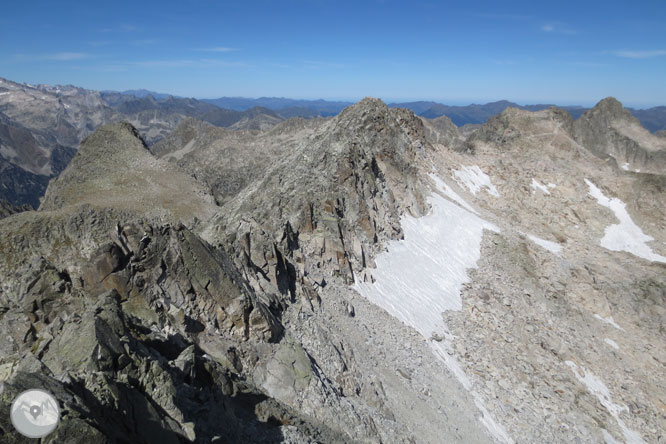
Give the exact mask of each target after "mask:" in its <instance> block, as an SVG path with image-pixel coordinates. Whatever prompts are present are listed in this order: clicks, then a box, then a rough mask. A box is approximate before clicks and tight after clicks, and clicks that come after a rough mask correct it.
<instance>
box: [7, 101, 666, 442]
mask: <svg viewBox="0 0 666 444" xmlns="http://www.w3.org/2000/svg"><path fill="white" fill-rule="evenodd" d="M149 101H150V100H148V102H149ZM144 105H145V106H148V105H150V104H149V103H144V104H143V105H142V104H141V103H134V104H132V105H131V106H144ZM127 106H128V107H129V106H130V105H127ZM151 106H152V105H151ZM259 111H260V110H259ZM260 114H261V113H260ZM218 117H219V118H222V117H224V116H218ZM266 121H267V120H265V118H264V117H262V120H260V121H257V122H255V123H256V124H257V125H258V126H259V127H261V125H263V124H262V123H261V122H264V123H265V122H266ZM245 123H248V122H245ZM245 123H244V124H243V125H245ZM253 125H254V124H248V125H247V126H248V127H249V129H247V128H246V129H238V130H234V131H232V130H229V129H223V128H217V127H214V126H212V125H210V124H208V123H204V122H203V121H201V120H197V119H188V120H185V121H183V122H182V123H181V124H180V126H179V127H178V129H176V130H175V131H173V132H172V133H171V134H170V135H169V136H168V137H167V138H165V139H164V140H163V141H162V142H160V143H156V144H153V145H151V146H150V147H149V148H147V147H146V144H145V143H144V142H143V140H142V138H141V136H140V134H139V132H138V131H137V130H136V128H135V127H134V126H133V125H131V124H129V123H114V124H109V125H106V126H102V127H101V128H99V129H98V130H97V131H95V132H94V133H92V134H91V135H89V136H88V137H87V138H86V139H85V140H84V141H83V142H82V144H81V146H80V147H79V148H78V151H77V153H76V155H75V156H74V157H73V159H72V161H71V162H70V163H69V165H68V166H67V167H66V168H65V169H64V171H63V172H62V173H61V174H60V175H59V176H58V177H57V178H54V179H52V180H51V182H50V183H49V185H48V190H47V192H46V194H45V196H44V198H43V201H42V203H41V206H40V207H39V210H37V211H20V212H16V211H15V210H16V209H15V208H13V207H11V208H10V207H8V206H6V205H4V204H3V206H2V207H1V208H2V209H3V210H2V211H5V213H0V214H2V215H4V216H5V217H2V218H1V219H0V334H1V335H2V336H3V337H4V338H5V340H4V341H0V408H2V409H5V410H7V409H9V406H10V404H11V402H12V400H13V399H14V398H15V397H16V396H17V395H18V394H19V393H21V392H23V391H25V390H27V389H30V388H36V387H37V388H40V389H42V390H46V391H48V392H50V393H52V394H53V395H54V396H55V397H56V399H57V400H58V402H59V407H60V412H61V419H60V423H59V425H58V427H57V428H56V429H55V431H54V432H53V433H52V434H51V435H48V437H46V438H44V441H45V442H100V443H115V442H132V443H152V442H165V443H183V442H197V443H198V442H202V443H203V442H213V443H223V442H224V443H276V442H284V443H294V444H305V443H315V442H316V443H373V444H379V443H397V444H407V443H410V444H413V443H440V442H464V443H489V444H490V443H493V444H495V443H502V444H506V443H517V442H547V443H571V442H581V443H588V442H589V443H598V442H607V443H611V442H626V443H632V444H633V443H639V444H640V443H652V442H660V439H662V432H661V431H662V430H665V429H666V421H665V420H664V415H663V408H664V399H666V391H665V390H664V387H663V383H662V382H663V374H664V369H663V363H664V362H666V355H665V353H666V352H665V351H664V348H663V347H660V344H663V343H664V340H665V338H664V329H663V325H664V322H666V308H665V307H666V293H665V291H666V278H665V277H664V276H666V275H665V273H664V271H665V270H666V268H665V267H666V265H665V264H666V227H665V226H664V224H663V221H664V220H666V193H664V189H665V186H666V183H665V182H664V180H665V179H664V178H665V177H666V176H665V175H664V170H663V168H662V167H661V166H660V163H659V162H660V160H659V159H660V157H659V156H660V155H661V154H659V153H661V151H660V150H661V148H660V146H661V145H659V144H658V142H656V141H655V140H662V141H663V139H661V138H658V137H657V136H653V135H651V134H649V133H647V135H646V132H645V131H644V130H643V129H642V128H641V127H640V125H638V124H637V122H636V121H635V120H632V119H631V118H630V116H628V115H627V113H626V112H625V111H624V110H623V108H622V106H621V105H620V104H619V103H618V102H617V101H615V100H614V99H607V100H604V101H602V102H601V103H600V104H599V105H597V106H596V107H595V108H594V109H593V110H590V111H588V112H587V113H586V114H584V115H583V117H581V118H580V119H579V120H577V121H574V120H573V119H572V118H571V116H570V115H569V114H568V113H566V112H565V111H563V110H561V109H557V108H549V109H544V110H540V111H537V112H530V111H527V110H521V109H517V108H507V109H506V110H504V111H503V112H502V113H501V114H499V115H497V116H495V117H493V118H491V119H490V120H489V121H488V122H487V123H485V124H483V125H480V126H476V127H471V128H470V127H468V128H466V129H462V130H461V129H459V128H456V127H455V125H453V124H452V123H451V121H450V120H448V118H442V117H440V118H438V119H435V120H429V119H424V118H420V117H417V116H415V115H414V114H413V113H412V112H410V111H408V110H406V109H400V108H389V107H387V106H386V105H385V104H384V103H383V102H382V101H380V100H377V99H373V98H366V99H364V100H362V101H361V102H359V103H357V104H355V105H353V106H350V107H348V108H346V109H344V110H343V111H342V112H341V113H340V114H339V115H337V116H335V117H331V118H326V119H323V118H319V119H311V120H305V119H290V120H287V121H284V122H281V123H278V124H277V125H275V126H273V127H272V128H270V129H264V130H261V131H260V130H256V129H253V128H254V126H253ZM239 126H242V125H239ZM659 143H662V142H659ZM611 155H612V156H613V157H615V160H613V157H611ZM622 156H624V157H622ZM626 163H629V167H627V168H628V169H627V168H624V166H625V164H626ZM638 169H640V170H641V172H636V170H638ZM5 208H7V210H5ZM8 213H11V214H8ZM433 264H434V265H433ZM0 436H1V437H2V439H1V440H3V441H8V442H27V439H23V438H22V437H21V436H20V435H19V434H18V433H17V432H15V431H14V429H13V427H12V425H11V423H10V422H9V417H8V416H7V415H0ZM22 440H23V441H22Z"/></svg>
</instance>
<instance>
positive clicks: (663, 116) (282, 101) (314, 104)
mask: <svg viewBox="0 0 666 444" xmlns="http://www.w3.org/2000/svg"><path fill="white" fill-rule="evenodd" d="M120 94H123V95H131V96H134V97H140V98H141V97H146V96H148V95H152V96H153V97H154V98H156V99H165V98H168V97H169V95H168V94H163V93H156V92H152V91H148V90H145V89H141V90H131V91H124V92H122V93H120ZM200 101H201V102H204V103H208V104H212V105H216V106H218V107H220V108H226V109H230V110H236V111H246V110H249V109H251V108H253V107H263V108H266V109H269V110H272V111H275V112H276V113H277V114H278V115H279V116H280V117H282V118H285V119H288V118H291V117H306V118H310V117H316V116H321V117H329V116H334V115H336V114H338V113H339V112H340V111H342V110H343V109H344V108H346V107H348V106H350V105H353V103H354V102H344V101H328V100H322V99H319V100H296V99H287V98H282V97H259V98H258V99H251V98H247V97H220V98H218V99H200ZM388 106H389V108H407V109H409V110H411V111H412V112H414V114H416V115H418V116H421V117H425V118H428V119H434V118H437V117H441V116H447V117H448V118H449V119H451V121H452V122H453V123H455V124H456V125H457V126H463V125H467V124H482V123H485V122H486V121H487V120H488V119H489V118H490V117H492V116H494V115H497V114H499V113H501V112H502V111H504V110H505V109H506V108H509V107H513V108H519V109H523V110H527V111H540V110H543V109H548V108H550V107H552V106H557V105H553V104H536V105H519V104H517V103H515V102H510V101H508V100H499V101H496V102H489V103H485V104H471V105H465V106H451V105H445V104H442V103H439V102H434V101H416V102H395V103H389V105H388ZM558 108H562V109H564V110H566V111H567V112H568V113H569V114H571V116H572V117H573V118H574V119H577V118H578V117H580V116H581V115H582V114H583V113H584V112H585V111H586V110H588V109H590V108H585V107H583V106H579V105H567V106H558ZM626 109H627V110H628V111H629V112H631V114H633V115H634V117H636V118H637V119H638V120H640V122H641V124H642V125H643V126H644V127H645V128H647V129H648V130H650V131H651V132H655V131H661V130H666V106H657V107H653V108H649V109H635V108H626Z"/></svg>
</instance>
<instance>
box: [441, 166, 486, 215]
mask: <svg viewBox="0 0 666 444" xmlns="http://www.w3.org/2000/svg"><path fill="white" fill-rule="evenodd" d="M429 176H430V178H431V179H432V180H433V181H435V186H436V187H437V189H439V190H440V191H443V192H444V194H445V195H446V197H448V198H449V199H451V200H453V201H454V202H456V203H458V204H460V206H461V207H463V208H464V209H466V210H467V211H471V212H472V213H474V214H477V215H478V214H479V213H477V212H476V210H475V209H474V208H472V207H471V206H470V205H469V204H468V203H467V202H465V199H463V198H462V197H460V195H459V194H458V193H456V192H455V191H453V190H452V189H451V187H450V186H449V185H448V184H447V183H446V182H444V181H443V180H442V179H440V178H439V177H437V176H435V175H434V174H429Z"/></svg>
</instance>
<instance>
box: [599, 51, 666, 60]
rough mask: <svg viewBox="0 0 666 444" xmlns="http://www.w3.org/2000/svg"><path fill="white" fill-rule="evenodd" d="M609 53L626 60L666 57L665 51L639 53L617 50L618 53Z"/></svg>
mask: <svg viewBox="0 0 666 444" xmlns="http://www.w3.org/2000/svg"><path fill="white" fill-rule="evenodd" d="M611 53H612V54H615V55H616V56H618V57H624V58H627V59H648V58H651V57H663V56H666V49H655V50H640V51H629V50H619V51H611Z"/></svg>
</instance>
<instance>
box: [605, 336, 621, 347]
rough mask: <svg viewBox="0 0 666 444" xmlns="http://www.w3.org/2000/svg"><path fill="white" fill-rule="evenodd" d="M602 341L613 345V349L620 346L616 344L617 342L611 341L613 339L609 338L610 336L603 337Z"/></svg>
mask: <svg viewBox="0 0 666 444" xmlns="http://www.w3.org/2000/svg"><path fill="white" fill-rule="evenodd" d="M604 342H605V343H606V344H608V345H610V346H611V347H613V348H614V349H615V350H619V349H620V346H619V345H617V342H615V341H613V340H612V339H610V338H604Z"/></svg>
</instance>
